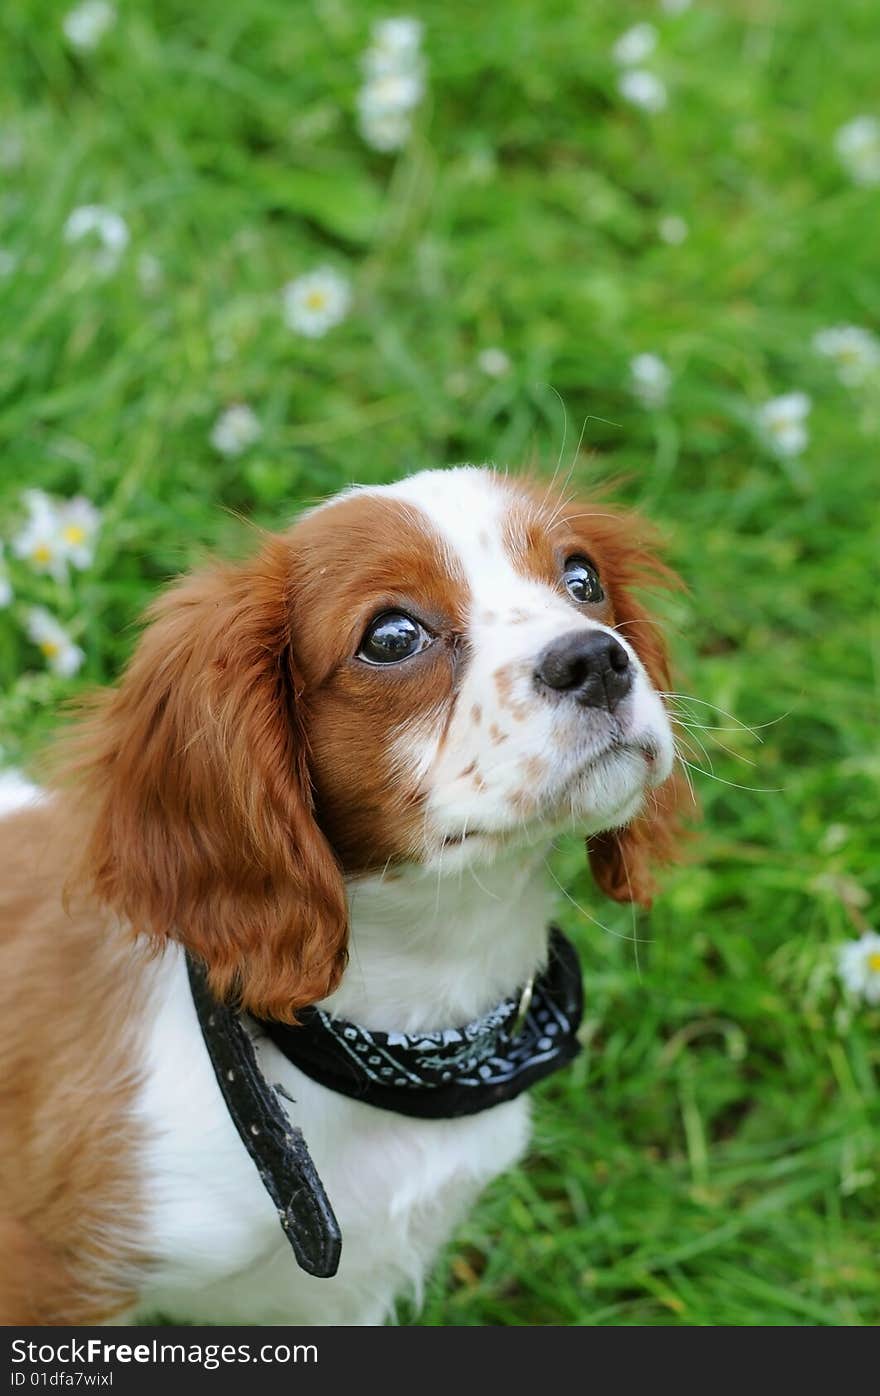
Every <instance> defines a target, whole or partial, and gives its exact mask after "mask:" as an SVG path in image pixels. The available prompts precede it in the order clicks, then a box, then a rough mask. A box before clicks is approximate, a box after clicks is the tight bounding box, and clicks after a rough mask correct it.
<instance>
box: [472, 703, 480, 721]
mask: <svg viewBox="0 0 880 1396" xmlns="http://www.w3.org/2000/svg"><path fill="white" fill-rule="evenodd" d="M471 718H472V720H473V721H474V722H475V723H477V725H479V724H480V723H481V722H482V720H483V709H482V708H481V707H480V705H479V703H474V706H473V707H472V708H471Z"/></svg>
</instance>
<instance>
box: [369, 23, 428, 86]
mask: <svg viewBox="0 0 880 1396" xmlns="http://www.w3.org/2000/svg"><path fill="white" fill-rule="evenodd" d="M423 31H424V26H423V24H422V22H421V20H420V19H411V18H409V17H407V16H403V15H401V16H400V17H398V18H397V19H380V20H378V21H377V22H376V23H375V24H374V25H373V28H372V31H371V37H372V41H373V42H372V44H371V46H370V48H368V49H367V51H366V53H365V54H364V58H363V63H364V68H365V70H366V72H367V73H368V74H369V75H370V77H378V76H379V75H380V74H382V73H388V72H399V71H400V69H402V68H406V67H411V68H415V67H418V66H419V64H420V63H421V54H420V52H419V50H420V46H421V42H422V33H423Z"/></svg>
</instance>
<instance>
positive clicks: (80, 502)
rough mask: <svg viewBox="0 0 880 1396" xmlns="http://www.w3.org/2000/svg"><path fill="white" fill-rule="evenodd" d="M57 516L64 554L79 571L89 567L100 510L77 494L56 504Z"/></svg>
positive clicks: (98, 524) (99, 519) (93, 554)
mask: <svg viewBox="0 0 880 1396" xmlns="http://www.w3.org/2000/svg"><path fill="white" fill-rule="evenodd" d="M57 518H58V532H59V536H60V538H61V543H62V547H63V549H64V556H65V557H66V558H67V559H68V560H69V561H70V562H72V563H73V565H74V567H76V568H78V569H79V570H80V571H81V572H82V571H84V570H85V568H87V567H91V565H92V562H93V560H94V557H95V541H96V539H97V536H98V528H99V527H100V523H101V511H100V510H99V509H96V508H95V506H94V504H92V503H91V502H90V501H89V500H88V499H86V498H85V496H84V495H81V494H78V495H76V497H75V498H74V499H68V500H66V501H64V502H62V503H61V504H59V505H58V506H57Z"/></svg>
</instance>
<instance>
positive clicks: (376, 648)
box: [358, 611, 434, 664]
mask: <svg viewBox="0 0 880 1396" xmlns="http://www.w3.org/2000/svg"><path fill="white" fill-rule="evenodd" d="M433 639H434V636H433V635H429V634H428V632H427V630H426V629H425V627H424V626H423V625H420V624H419V622H418V621H417V620H413V618H412V616H408V615H407V614H406V612H405V611H386V612H385V613H384V615H381V616H377V617H376V619H375V620H374V621H371V622H370V624H369V625H368V627H367V631H366V634H365V635H364V638H363V640H362V641H361V647H360V649H359V650H358V658H359V659H363V660H365V661H366V663H367V664H399V663H400V661H401V660H402V659H411V658H412V656H413V655H414V654H421V652H422V650H425V649H427V648H428V646H429V645H430V644H431V643H432V642H433Z"/></svg>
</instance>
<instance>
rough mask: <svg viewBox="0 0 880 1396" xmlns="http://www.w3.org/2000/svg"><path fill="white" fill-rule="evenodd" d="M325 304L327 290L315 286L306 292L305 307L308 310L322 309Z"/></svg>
mask: <svg viewBox="0 0 880 1396" xmlns="http://www.w3.org/2000/svg"><path fill="white" fill-rule="evenodd" d="M326 304H327V292H326V291H321V290H320V289H318V287H315V289H314V290H313V291H307V292H306V307H307V309H308V310H323V309H324V307H325V306H326Z"/></svg>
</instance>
